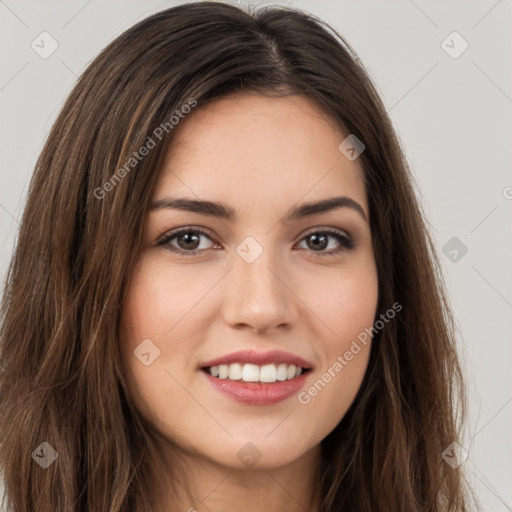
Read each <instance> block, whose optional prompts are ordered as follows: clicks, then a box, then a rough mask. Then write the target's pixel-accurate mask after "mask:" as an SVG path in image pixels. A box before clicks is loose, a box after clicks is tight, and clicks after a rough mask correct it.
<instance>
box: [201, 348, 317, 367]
mask: <svg viewBox="0 0 512 512" xmlns="http://www.w3.org/2000/svg"><path fill="white" fill-rule="evenodd" d="M231 363H242V364H245V363H249V364H256V365H258V366H263V365H265V364H272V363H274V364H281V363H285V364H294V365H295V366H299V367H300V368H308V369H309V368H313V365H312V364H311V363H309V362H308V361H306V360H305V359H302V357H299V356H296V355H295V354H290V353H289V352H283V351H282V350H271V351H269V352H257V351H255V350H238V351H236V352H231V353H230V354H226V355H225V356H221V357H217V358H215V359H212V360H211V361H207V362H206V363H203V364H202V365H201V368H209V367H211V366H217V365H219V364H231Z"/></svg>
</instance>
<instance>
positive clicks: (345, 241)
mask: <svg viewBox="0 0 512 512" xmlns="http://www.w3.org/2000/svg"><path fill="white" fill-rule="evenodd" d="M329 239H334V240H336V242H337V244H338V246H337V247H336V243H334V244H330V241H329ZM304 240H305V241H306V246H307V248H308V249H310V250H311V251H313V252H316V253H318V254H319V256H320V255H321V256H324V255H325V256H328V255H334V254H338V253H340V252H342V251H346V250H350V249H353V248H354V247H355V245H356V244H355V242H354V240H352V239H351V238H349V237H348V236H347V235H346V234H344V233H343V232H341V231H337V230H333V229H323V230H321V231H314V232H311V233H308V234H307V235H306V236H305V237H304V238H303V239H302V240H301V242H302V241H304ZM327 248H329V249H330V250H325V249H327Z"/></svg>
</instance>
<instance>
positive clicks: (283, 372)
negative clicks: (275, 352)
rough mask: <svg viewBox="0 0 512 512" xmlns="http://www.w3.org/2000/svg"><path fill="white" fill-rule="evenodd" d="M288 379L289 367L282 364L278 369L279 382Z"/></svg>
mask: <svg viewBox="0 0 512 512" xmlns="http://www.w3.org/2000/svg"><path fill="white" fill-rule="evenodd" d="M287 378H288V366H287V365H286V364H284V363H281V364H280V365H279V366H278V367H277V380H286V379H287Z"/></svg>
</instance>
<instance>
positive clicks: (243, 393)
mask: <svg viewBox="0 0 512 512" xmlns="http://www.w3.org/2000/svg"><path fill="white" fill-rule="evenodd" d="M231 363H241V364H246V363H248V364H256V365H258V366H263V365H265V364H272V363H274V364H276V365H278V364H281V363H285V364H288V365H291V364H294V365H295V366H298V367H300V368H302V369H303V373H302V374H301V375H299V376H298V377H295V378H293V379H291V380H285V381H276V382H272V383H260V382H244V381H241V380H229V379H219V378H217V377H213V376H212V375H210V374H209V373H208V372H207V371H202V372H200V373H202V374H203V376H204V378H205V379H207V382H208V383H209V384H210V385H211V386H212V387H213V388H214V389H216V390H217V391H219V392H221V393H222V394H224V395H226V396H228V397H230V398H232V399H234V400H235V401H237V402H240V403H243V404H247V405H271V404H275V403H278V402H281V401H282V400H285V399H286V398H288V397H290V396H292V395H294V394H295V393H298V392H299V391H300V389H301V388H302V387H303V386H304V383H305V382H306V379H307V378H308V377H309V373H310V371H306V372H305V373H304V370H311V369H312V368H313V366H312V364H311V363H309V362H308V361H306V360H305V359H302V358H301V357H298V356H295V355H293V354H290V353H288V352H283V351H280V350H272V351H270V352H255V351H253V350H240V351H237V352H232V353H231V354H228V355H226V356H222V357H218V358H216V359H212V360H211V361H207V362H206V363H204V364H202V365H201V369H203V370H204V369H205V368H209V367H211V366H217V365H219V364H231Z"/></svg>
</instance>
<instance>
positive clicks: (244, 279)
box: [223, 250, 299, 334]
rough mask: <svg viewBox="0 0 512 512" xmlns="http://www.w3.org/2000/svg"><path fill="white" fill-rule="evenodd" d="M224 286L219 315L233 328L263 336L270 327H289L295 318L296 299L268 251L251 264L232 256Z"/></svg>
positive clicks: (296, 311)
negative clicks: (221, 313)
mask: <svg viewBox="0 0 512 512" xmlns="http://www.w3.org/2000/svg"><path fill="white" fill-rule="evenodd" d="M233 267H234V268H233V269H232V270H231V272H229V274H228V276H227V279H228V282H227V283H226V288H225V290H226V295H225V299H224V303H223V315H224V319H225V321H226V323H227V324H228V325H229V326H231V327H232V328H235V329H247V330H252V331H254V332H256V333H257V334H263V333H266V332H269V331H271V330H272V329H274V328H277V327H279V328H281V329H284V328H290V326H292V325H293V324H294V323H295V322H296V321H297V319H298V318H299V314H298V309H297V303H296V302H295V300H296V297H295V295H294V294H293V292H292V290H291V289H290V284H291V283H289V282H287V280H288V281H289V278H288V279H287V276H285V275H284V272H283V270H282V265H281V266H278V265H277V264H276V261H275V259H273V258H271V255H270V251H267V250H265V251H263V253H262V254H261V255H260V256H259V257H258V258H257V259H256V260H255V261H253V262H252V263H247V262H246V261H244V260H243V259H242V258H240V257H238V256H236V257H235V261H234V265H233Z"/></svg>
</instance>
